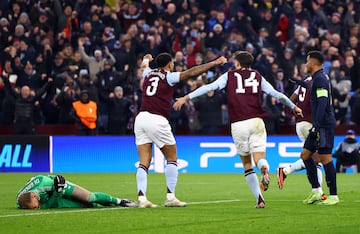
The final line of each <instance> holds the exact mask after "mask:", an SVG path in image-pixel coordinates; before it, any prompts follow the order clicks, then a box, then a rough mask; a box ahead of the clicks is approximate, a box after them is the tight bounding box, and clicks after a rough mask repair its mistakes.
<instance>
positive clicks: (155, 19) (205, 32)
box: [0, 0, 360, 135]
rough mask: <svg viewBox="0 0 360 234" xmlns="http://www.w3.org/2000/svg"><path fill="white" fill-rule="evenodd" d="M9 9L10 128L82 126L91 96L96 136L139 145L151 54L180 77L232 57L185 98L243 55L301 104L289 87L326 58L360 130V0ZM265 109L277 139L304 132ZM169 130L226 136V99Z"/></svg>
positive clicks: (1, 94) (154, 1) (3, 45)
mask: <svg viewBox="0 0 360 234" xmlns="http://www.w3.org/2000/svg"><path fill="white" fill-rule="evenodd" d="M0 9H1V10H0V100H1V103H0V125H2V126H8V125H16V124H19V123H20V124H23V126H20V129H22V128H26V127H27V126H28V125H27V124H26V123H27V122H28V121H33V124H34V125H71V126H72V125H76V123H77V121H78V118H76V114H75V115H74V110H73V109H74V108H73V105H72V104H73V102H75V101H77V100H79V99H80V96H81V94H84V93H87V94H88V97H89V99H90V100H91V101H93V102H95V103H96V104H97V110H96V116H97V119H96V133H95V134H100V135H101V134H114V135H127V134H132V128H133V120H134V117H135V116H136V114H137V112H138V110H139V107H140V104H141V92H142V90H141V71H140V66H139V65H140V63H141V59H142V56H143V55H144V54H147V53H150V54H152V56H153V57H156V56H157V55H158V54H159V53H162V52H168V53H170V54H171V55H173V57H174V61H175V70H176V71H182V70H185V69H187V68H190V67H193V66H196V65H198V64H202V63H205V62H207V61H211V60H213V59H215V58H216V57H218V56H220V55H223V56H226V57H227V58H228V63H227V64H225V65H223V66H219V67H216V68H214V69H211V70H209V71H208V72H207V73H204V74H202V75H200V76H198V77H194V78H193V79H190V80H188V81H187V82H184V83H183V84H181V85H179V86H177V89H176V92H175V95H174V98H175V97H179V96H181V95H184V94H185V93H187V92H189V91H191V90H194V89H196V88H197V87H199V86H201V85H203V84H206V83H208V82H211V81H213V80H214V79H216V78H217V77H218V76H219V75H220V74H221V73H223V72H225V71H227V70H229V69H231V68H233V63H232V61H233V60H232V54H233V52H235V51H237V50H247V51H249V52H251V53H252V54H253V55H254V57H255V63H254V66H253V68H255V69H257V70H258V71H259V72H260V73H261V74H262V75H263V76H264V77H265V78H266V79H267V80H268V81H269V82H270V83H271V84H272V85H273V86H274V88H276V89H277V90H278V91H280V92H283V93H284V94H286V95H287V96H290V95H291V94H292V92H293V91H294V89H295V88H296V87H295V86H294V84H292V83H291V82H289V81H288V79H289V78H295V79H303V78H305V77H307V76H308V74H307V72H306V68H305V60H306V53H307V52H308V51H310V50H315V49H316V50H320V51H321V52H322V53H323V55H324V57H325V63H324V69H325V71H326V73H327V74H328V75H329V77H330V79H331V84H332V89H333V97H334V100H333V104H334V107H335V114H336V120H337V123H338V125H353V124H359V123H360V65H359V59H360V57H359V53H360V43H359V38H360V37H359V36H360V33H359V30H360V26H359V25H360V1H359V0H352V1H350V0H343V1H332V0H327V1H325V0H313V1H311V0H294V1H288V0H278V1H276V0H275V1H271V0H172V1H171V0H142V1H140V0H139V1H125V0H112V1H105V0H72V1H70V0H40V1H35V0H0ZM150 65H151V66H152V67H154V66H156V64H154V63H153V62H152V63H151V64H150ZM24 87H29V90H26V89H23V88H24ZM29 96H30V97H32V98H31V101H29V100H28V99H26V98H29ZM24 100H25V101H24ZM29 103H30V104H29ZM263 103H264V109H266V110H267V112H268V113H269V115H268V117H267V118H266V119H265V123H266V128H267V131H268V133H269V134H279V133H280V132H281V129H282V128H284V127H288V126H289V125H293V124H294V123H295V120H294V117H293V116H292V114H291V113H290V111H289V110H287V109H285V108H284V106H282V105H281V104H280V103H278V102H277V101H276V100H275V99H273V98H271V97H267V96H264V102H263ZM24 112H26V113H24ZM21 116H22V117H21ZM24 116H28V117H29V116H30V117H31V120H29V119H27V118H25V117H24ZM170 121H171V124H172V127H173V130H174V132H182V133H186V134H210V135H212V134H215V135H216V134H219V132H221V128H222V127H223V126H227V125H228V116H227V106H226V99H225V95H224V93H222V92H210V93H208V94H207V95H204V96H202V97H200V98H198V99H196V100H194V101H193V102H189V103H187V105H185V106H184V108H183V109H182V110H181V111H180V112H172V114H171V119H170ZM30 126H31V125H30ZM18 130H19V129H18ZM17 133H18V134H22V133H23V134H26V131H23V132H22V131H20V130H19V131H18V132H17Z"/></svg>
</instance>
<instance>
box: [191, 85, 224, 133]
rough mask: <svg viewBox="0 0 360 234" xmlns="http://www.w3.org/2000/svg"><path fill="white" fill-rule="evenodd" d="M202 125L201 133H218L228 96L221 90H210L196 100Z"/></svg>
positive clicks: (196, 107)
mask: <svg viewBox="0 0 360 234" xmlns="http://www.w3.org/2000/svg"><path fill="white" fill-rule="evenodd" d="M194 104H195V109H196V111H197V117H198V120H199V122H200V125H201V129H200V132H199V133H200V134H202V135H205V136H208V135H217V134H219V129H220V127H221V123H222V110H226V97H225V96H224V95H223V94H222V93H221V92H215V91H210V92H208V93H207V94H206V95H203V96H201V97H199V98H198V99H197V100H194Z"/></svg>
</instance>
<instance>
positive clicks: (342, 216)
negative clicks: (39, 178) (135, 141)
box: [0, 173, 360, 234]
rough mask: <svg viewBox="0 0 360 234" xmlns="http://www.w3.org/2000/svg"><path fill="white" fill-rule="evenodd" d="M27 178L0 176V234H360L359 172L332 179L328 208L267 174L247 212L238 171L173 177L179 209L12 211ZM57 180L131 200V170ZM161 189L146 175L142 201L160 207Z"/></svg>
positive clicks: (296, 180)
mask: <svg viewBox="0 0 360 234" xmlns="http://www.w3.org/2000/svg"><path fill="white" fill-rule="evenodd" d="M33 175H35V174H30V173H0V198H1V201H0V233H2V234H7V233H26V234H31V233H36V234H39V233H47V234H50V233H169V234H172V233H307V234H309V233H319V234H322V233H336V234H337V233H346V234H350V233H360V218H359V215H360V174H338V176H337V180H338V193H339V197H340V200H341V202H340V203H339V204H338V205H335V206H320V205H304V204H302V200H303V199H304V198H306V197H307V195H308V193H309V192H310V185H309V184H308V181H307V178H306V175H305V174H293V175H290V176H289V177H288V178H287V179H286V181H285V187H284V189H283V190H279V189H278V187H277V183H276V175H274V174H272V175H271V184H270V188H269V190H268V191H266V192H264V196H265V200H266V208H265V209H255V208H254V206H255V203H256V201H255V198H254V197H253V196H252V194H251V192H250V189H249V188H248V186H247V184H246V182H245V179H244V176H243V174H180V175H179V181H178V186H177V192H176V195H177V197H178V198H180V199H181V200H184V201H187V202H188V203H189V205H188V206H187V207H185V208H166V207H164V206H160V207H159V208H156V209H138V208H118V207H111V208H95V209H50V210H19V209H16V208H15V196H16V193H17V191H18V189H20V187H21V186H23V185H24V184H25V182H26V181H27V180H28V178H30V177H31V176H33ZM63 175H64V176H65V178H67V179H68V180H69V181H72V182H74V183H76V184H79V185H81V186H83V187H85V188H87V189H89V190H91V191H102V192H106V193H109V194H111V195H114V196H118V197H124V198H130V199H136V182H135V173H133V174H125V173H124V174H123V173H117V174H115V173H114V174H112V173H104V174H69V173H65V174H63ZM165 191H166V190H165V177H164V175H163V174H152V173H150V174H149V177H148V192H147V196H148V198H149V200H151V201H153V202H154V203H157V204H163V203H164V200H165ZM324 191H325V192H326V193H328V189H327V187H326V186H324Z"/></svg>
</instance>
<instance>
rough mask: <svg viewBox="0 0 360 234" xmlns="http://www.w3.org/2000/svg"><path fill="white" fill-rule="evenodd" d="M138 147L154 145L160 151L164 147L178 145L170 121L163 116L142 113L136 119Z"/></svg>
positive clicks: (135, 129)
mask: <svg viewBox="0 0 360 234" xmlns="http://www.w3.org/2000/svg"><path fill="white" fill-rule="evenodd" d="M134 133H135V138H136V145H143V144H146V143H152V142H153V143H154V144H155V145H156V146H157V147H159V148H160V149H161V148H162V147H163V146H164V145H174V144H176V141H175V138H174V135H173V133H172V132H171V126H170V124H169V121H168V120H167V119H166V118H165V117H164V116H161V115H157V114H152V113H150V112H147V111H141V112H140V113H139V114H138V115H137V116H136V118H135V123H134Z"/></svg>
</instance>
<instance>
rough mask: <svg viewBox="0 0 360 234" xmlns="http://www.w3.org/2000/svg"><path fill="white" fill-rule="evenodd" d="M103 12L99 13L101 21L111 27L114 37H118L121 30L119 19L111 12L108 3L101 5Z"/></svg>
mask: <svg viewBox="0 0 360 234" xmlns="http://www.w3.org/2000/svg"><path fill="white" fill-rule="evenodd" d="M102 11H103V14H102V15H101V21H102V22H103V24H104V26H105V27H106V28H112V29H113V30H114V31H113V33H114V35H115V38H119V36H120V32H121V25H120V21H119V19H118V18H117V15H116V13H115V12H112V10H111V7H110V5H109V4H107V3H105V5H104V6H103V9H102Z"/></svg>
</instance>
